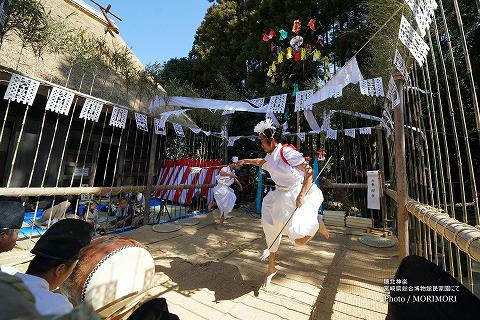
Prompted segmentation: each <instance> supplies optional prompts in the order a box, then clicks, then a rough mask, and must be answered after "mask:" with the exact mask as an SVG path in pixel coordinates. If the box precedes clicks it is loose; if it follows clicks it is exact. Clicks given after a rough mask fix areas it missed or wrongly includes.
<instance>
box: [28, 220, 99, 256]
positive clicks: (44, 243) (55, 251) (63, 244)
mask: <svg viewBox="0 0 480 320" xmlns="http://www.w3.org/2000/svg"><path fill="white" fill-rule="evenodd" d="M93 234H94V230H93V227H92V225H91V224H90V223H88V222H86V221H83V220H79V219H63V220H60V221H58V222H57V223H54V224H53V225H52V226H51V227H50V228H49V229H48V230H47V231H46V232H45V233H44V234H43V235H42V236H41V237H40V239H39V240H38V241H37V243H36V244H35V246H34V247H33V249H32V250H31V251H30V252H31V253H33V254H35V255H38V256H41V257H45V258H50V259H55V260H61V261H66V262H68V261H75V260H77V259H78V258H79V257H80V251H81V250H82V249H83V248H85V247H86V246H88V245H89V244H90V242H91V241H92V237H93Z"/></svg>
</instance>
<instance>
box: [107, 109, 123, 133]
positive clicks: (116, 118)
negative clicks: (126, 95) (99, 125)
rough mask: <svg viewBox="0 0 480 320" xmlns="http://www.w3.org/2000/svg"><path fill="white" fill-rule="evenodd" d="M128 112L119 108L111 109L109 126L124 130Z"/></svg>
mask: <svg viewBox="0 0 480 320" xmlns="http://www.w3.org/2000/svg"><path fill="white" fill-rule="evenodd" d="M127 117H128V111H127V110H125V109H122V108H119V107H113V110H112V116H111V117H110V123H109V125H110V126H112V127H117V128H120V129H124V128H125V123H126V122H127Z"/></svg>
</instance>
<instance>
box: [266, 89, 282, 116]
mask: <svg viewBox="0 0 480 320" xmlns="http://www.w3.org/2000/svg"><path fill="white" fill-rule="evenodd" d="M286 103H287V94H286V93H284V94H280V95H276V96H272V97H270V102H269V103H268V110H269V111H272V112H275V113H283V112H284V111H285V105H286Z"/></svg>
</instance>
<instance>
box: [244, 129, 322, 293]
mask: <svg viewBox="0 0 480 320" xmlns="http://www.w3.org/2000/svg"><path fill="white" fill-rule="evenodd" d="M254 131H255V132H256V133H258V134H259V136H260V142H261V144H262V148H263V150H264V151H265V152H267V155H266V157H265V158H264V159H245V160H240V161H239V162H238V164H239V165H244V164H251V165H256V166H261V167H262V168H263V169H264V170H266V171H268V172H269V173H270V176H271V178H272V180H273V181H274V182H275V190H274V191H273V192H269V193H268V194H267V195H266V196H265V198H264V199H263V202H262V227H263V231H264V233H265V238H266V241H267V245H268V248H269V256H268V271H267V274H266V276H265V281H264V283H263V286H264V287H266V286H267V285H269V284H270V281H271V279H272V277H273V276H274V275H275V274H276V273H277V269H276V268H275V258H276V254H277V250H278V247H279V245H280V241H281V239H282V235H287V236H288V237H289V238H290V240H291V241H292V242H293V243H294V244H295V245H298V246H300V245H304V244H306V243H307V242H308V241H310V240H311V239H312V238H313V236H314V235H315V234H316V233H317V232H318V231H319V228H320V231H319V233H320V234H322V235H323V236H324V237H325V238H328V236H329V235H328V230H327V228H326V227H325V224H324V223H323V221H322V220H320V221H319V220H318V210H319V209H320V206H321V204H322V202H323V194H322V192H321V191H320V189H319V188H318V187H317V186H316V185H315V184H313V170H312V168H311V167H310V165H309V164H308V162H307V161H305V159H304V157H303V155H302V154H301V153H299V152H298V151H296V150H294V149H293V148H291V147H288V146H283V145H282V144H280V143H279V141H281V130H280V129H277V128H275V127H274V126H273V124H272V121H271V120H270V119H267V120H265V121H262V122H260V123H259V124H257V126H255V129H254ZM295 210H296V211H295ZM293 212H295V214H294V215H293V217H292V218H291V219H290V221H288V219H289V218H290V216H291V215H292V213H293ZM287 221H288V223H287ZM285 224H286V226H285V228H284V229H283V231H282V228H283V226H284V225H285Z"/></svg>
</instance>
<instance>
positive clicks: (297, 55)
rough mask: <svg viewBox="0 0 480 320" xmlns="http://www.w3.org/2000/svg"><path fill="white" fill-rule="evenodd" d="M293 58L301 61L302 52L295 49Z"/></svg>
mask: <svg viewBox="0 0 480 320" xmlns="http://www.w3.org/2000/svg"><path fill="white" fill-rule="evenodd" d="M293 58H294V59H295V61H300V58H301V56H300V52H298V51H295V54H294V55H293Z"/></svg>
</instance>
